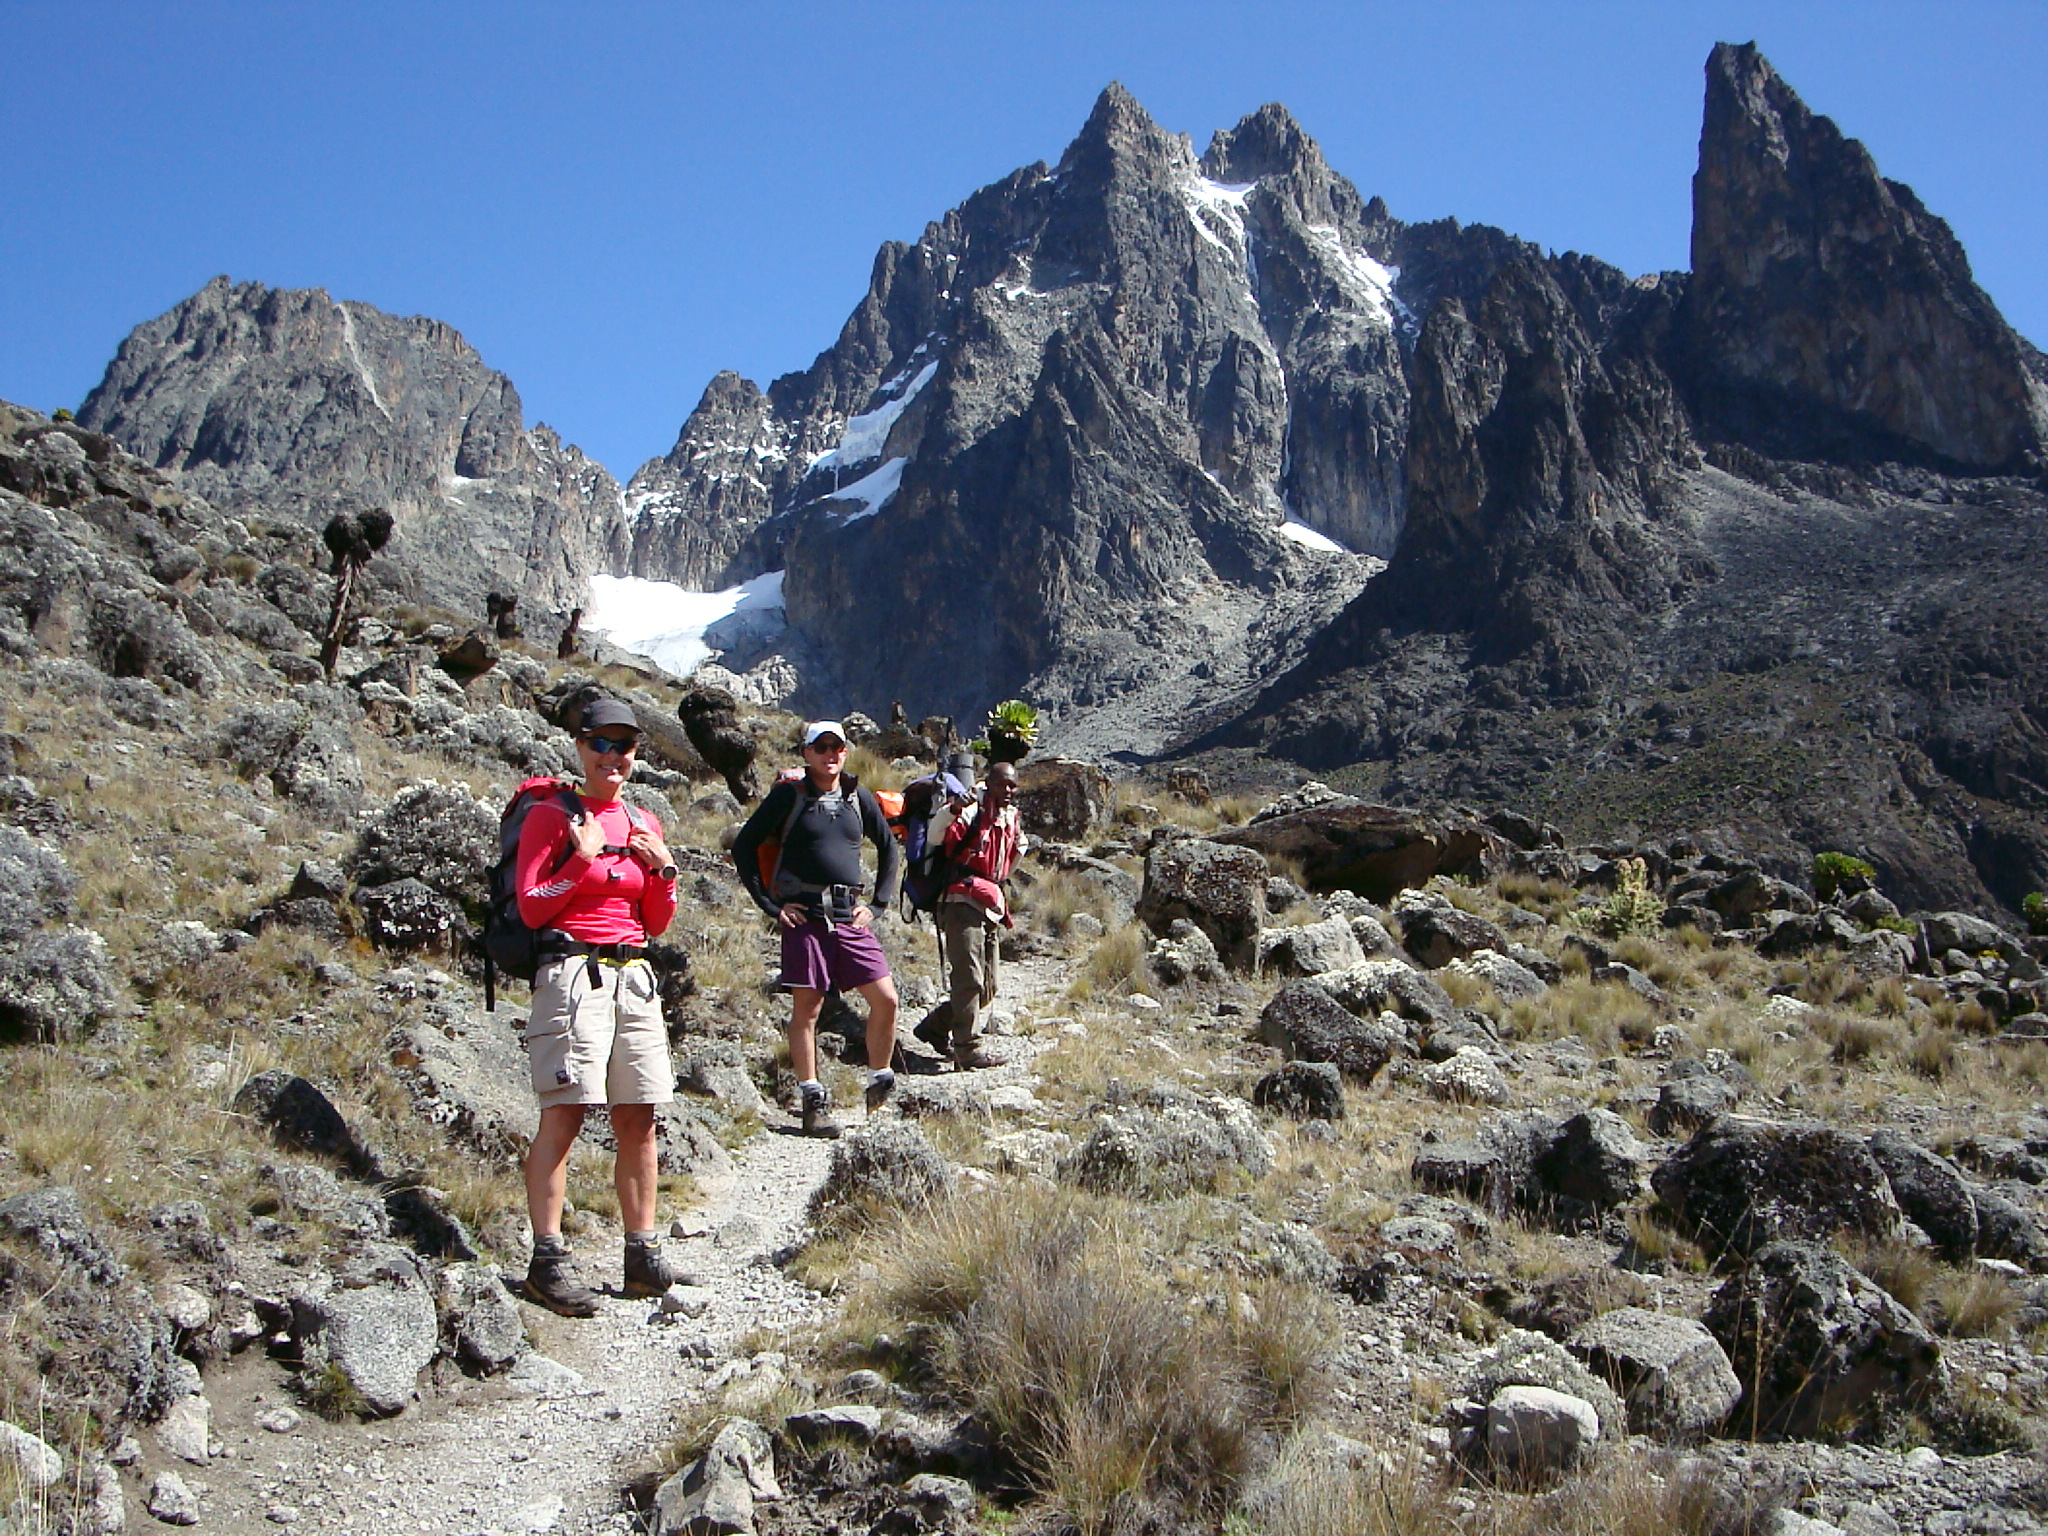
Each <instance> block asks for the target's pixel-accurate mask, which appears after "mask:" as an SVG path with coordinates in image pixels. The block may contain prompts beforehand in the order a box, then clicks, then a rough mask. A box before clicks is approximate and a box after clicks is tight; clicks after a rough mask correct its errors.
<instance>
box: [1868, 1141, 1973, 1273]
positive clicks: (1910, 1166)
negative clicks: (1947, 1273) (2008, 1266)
mask: <svg viewBox="0 0 2048 1536" xmlns="http://www.w3.org/2000/svg"><path fill="white" fill-rule="evenodd" d="M1867 1145H1868V1146H1869V1148H1870V1155H1871V1156H1872V1157H1874V1158H1875V1159H1877V1165H1878V1167H1880V1168H1882V1169H1883V1170H1884V1175H1885V1178H1886V1179H1887V1180H1888V1181H1889V1182H1890V1184H1891V1187H1892V1198H1893V1199H1895V1200H1897V1201H1898V1202H1899V1209H1900V1210H1901V1211H1902V1212H1904V1213H1905V1217H1906V1219H1907V1220H1908V1221H1910V1222H1912V1223H1913V1225H1914V1226H1916V1227H1918V1228H1919V1229H1920V1230H1921V1231H1922V1232H1925V1233H1926V1234H1927V1236H1928V1238H1929V1239H1930V1240H1931V1241H1932V1242H1933V1244H1934V1251H1935V1252H1936V1253H1938V1254H1940V1255H1941V1256H1942V1257H1943V1258H1945V1259H1948V1260H1950V1261H1952V1262H1954V1263H1958V1264H1960V1263H1963V1262H1965V1261H1967V1260H1968V1259H1969V1258H1970V1257H1971V1256H1972V1255H1974V1254H1975V1253H1976V1251H1977V1202H1976V1200H1975V1199H1974V1198H1973V1197H1972V1196H1971V1194H1970V1184H1969V1181H1968V1180H1967V1179H1965V1178H1964V1177H1963V1172H1962V1170H1961V1169H1960V1168H1958V1167H1956V1165H1955V1164H1954V1163H1952V1162H1950V1161H1949V1160H1948V1159H1947V1158H1945V1157H1942V1156H1940V1155H1939V1154H1938V1153H1934V1152H1930V1151H1928V1150H1927V1148H1925V1147H1923V1146H1921V1145H1919V1144H1918V1143H1917V1142H1914V1141H1911V1140H1909V1139H1908V1138H1906V1137H1904V1136H1901V1135H1900V1134H1899V1133H1898V1132H1897V1131H1890V1130H1885V1131H1878V1132H1876V1133H1875V1134H1873V1135H1872V1136H1871V1138H1870V1140H1869V1142H1868V1143H1867Z"/></svg>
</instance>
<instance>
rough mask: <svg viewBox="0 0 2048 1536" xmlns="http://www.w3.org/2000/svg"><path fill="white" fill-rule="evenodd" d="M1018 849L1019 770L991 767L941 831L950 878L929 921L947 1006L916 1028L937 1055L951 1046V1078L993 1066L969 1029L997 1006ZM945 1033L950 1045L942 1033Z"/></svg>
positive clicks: (1009, 765)
mask: <svg viewBox="0 0 2048 1536" xmlns="http://www.w3.org/2000/svg"><path fill="white" fill-rule="evenodd" d="M1023 844H1024V835H1023V828H1022V825H1021V820H1020V818H1019V816H1018V811H1017V768H1016V765H1015V764H1014V763H997V764H995V765H994V766H993V767H991V768H990V769H989V771H988V781H987V783H985V784H984V785H983V786H982V790H981V800H980V803H979V804H977V805H969V806H967V807H966V808H965V809H964V810H962V811H961V812H960V814H959V815H958V816H956V817H955V818H954V819H953V824H952V825H951V826H950V827H948V828H947V829H946V837H945V842H944V843H943V844H942V853H941V857H943V858H944V859H945V860H946V862H947V864H948V866H949V869H948V874H949V876H950V877H951V878H950V880H949V882H948V884H947V886H946V889H945V894H943V895H942V896H941V897H940V898H939V904H938V908H937V911H936V914H935V915H936V917H937V920H938V927H939V959H940V964H941V966H942V968H943V969H944V971H945V981H946V1006H945V1007H944V1008H941V1009H939V1010H936V1011H935V1012H934V1014H933V1015H932V1016H931V1017H929V1018H927V1019H926V1020H925V1021H924V1022H923V1023H922V1024H920V1025H918V1027H917V1035H918V1038H920V1039H921V1040H923V1041H924V1042H925V1043H926V1044H928V1045H931V1046H933V1047H936V1048H940V1049H944V1048H945V1047H946V1046H947V1045H948V1044H950V1047H951V1050H952V1054H953V1066H954V1069H955V1070H956V1071H961V1072H967V1071H972V1070H973V1069H975V1068H977V1067H987V1066H992V1065H994V1063H992V1062H991V1061H990V1060H989V1059H988V1057H987V1056H986V1055H985V1054H984V1053H983V1051H982V1048H981V1043H980V1039H979V1037H978V1036H977V1034H976V1032H975V1024H976V1022H977V1021H978V1020H979V1018H980V1016H981V1010H982V1009H984V1008H986V1007H987V1006H988V1005H989V1004H990V1003H992V1002H994V1001H995V996H996V972H997V969H998V966H999V964H1000V961H1001V942H1000V941H1001V938H1002V930H1003V929H1005V928H1008V927H1011V926H1013V924H1012V920H1011V917H1010V898H1009V892H1008V891H1007V890H1006V889H1005V884H1006V882H1007V881H1008V880H1009V878H1010V873H1011V871H1012V870H1014V869H1015V868H1016V867H1017V856H1018V854H1019V853H1021V852H1022V851H1023ZM948 1026H950V1030H951V1038H950V1041H948V1038H947V1035H946V1034H945V1033H944V1031H945V1030H946V1029H947V1028H948Z"/></svg>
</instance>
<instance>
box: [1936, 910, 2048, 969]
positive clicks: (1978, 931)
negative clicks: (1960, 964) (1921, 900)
mask: <svg viewBox="0 0 2048 1536" xmlns="http://www.w3.org/2000/svg"><path fill="white" fill-rule="evenodd" d="M1919 939H1920V954H1921V958H1922V959H1923V960H1926V961H1933V960H1937V959H1939V958H1940V957H1941V956H1943V955H1945V954H1947V953H1948V952H1949V951H1950V950H1952V949H1956V950H1961V951H1962V952H1963V953H1964V954H1966V955H1986V954H1993V955H1997V956H1998V957H1999V958H2001V959H2004V960H2011V959H2013V958H2014V957H2016V956H2019V955H2024V954H2025V953H2026V949H2025V946H2023V945H2022V944H2021V943H2020V941H2019V940H2018V939H2016V938H2014V937H2013V936H2012V935H2011V934H2009V933H2007V932H2005V931H2004V930H2003V929H2002V928H2000V927H1999V926H1998V925H1997V924H1996V923H1988V922H1986V921H1985V920H1984V919H1983V918H1981V917H1977V916H1975V915H1974V914H1972V913H1969V912H1928V913H1923V914H1922V915H1921V917H1920V935H1919Z"/></svg>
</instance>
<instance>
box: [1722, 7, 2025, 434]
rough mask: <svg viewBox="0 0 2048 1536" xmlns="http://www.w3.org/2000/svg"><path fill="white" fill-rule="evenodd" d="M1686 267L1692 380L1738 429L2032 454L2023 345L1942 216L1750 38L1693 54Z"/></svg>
mask: <svg viewBox="0 0 2048 1536" xmlns="http://www.w3.org/2000/svg"><path fill="white" fill-rule="evenodd" d="M1692 267H1693V278H1692V284H1691V289H1690V293H1689V297H1688V306H1689V308H1690V311H1691V317H1692V318H1691V327H1690V330H1691V335H1692V338H1693V346H1694V349H1695V352H1694V355H1695V357H1696V359H1697V361H1698V363H1699V365H1700V369H1701V374H1702V378H1701V383H1702V384H1703V386H1704V388H1705V390H1706V398H1707V400H1708V403H1709V406H1710V408H1711V409H1712V410H1714V411H1715V412H1716V413H1717V414H1722V415H1725V416H1726V417H1727V420H1728V422H1729V424H1730V425H1731V426H1732V427H1734V428H1735V429H1736V430H1743V429H1745V425H1746V424H1753V423H1754V422H1756V421H1771V422H1778V423H1785V422H1788V421H1789V422H1792V423H1793V424H1795V425H1799V424H1801V423H1802V422H1803V424H1804V429H1806V430H1808V431H1809V435H1811V434H1819V436H1818V438H1817V439H1816V441H1822V442H1824V441H1826V440H1829V439H1832V438H1840V437H1841V435H1842V434H1843V433H1849V434H1861V435H1864V436H1868V435H1869V434H1872V433H1875V434H1878V435H1879V437H1880V438H1881V439H1883V440H1890V441H1893V442H1903V443H1907V444H1912V445H1915V446H1916V447H1918V448H1919V449H1921V450H1925V451H1931V452H1932V453H1934V454H1936V455H1939V456H1940V457H1941V458H1942V459H1945V460H1948V461H1950V462H1953V463H1956V464H1959V465H1964V466H1968V467H1971V468H1977V469H1995V468H2003V467H2014V466H2019V465H2022V464H2024V463H2027V462H2031V461H2033V458H2034V456H2035V455H2036V454H2037V453H2038V451H2039V447H2040V444H2041V441H2042V437H2043V435H2044V420H2048V401H2044V399H2043V392H2042V386H2041V384H2040V383H2039V381H2038V380H2037V379H2036V378H2035V377H2034V374H2033V370H2032V369H2031V368H2030V367H2029V366H2028V363H2029V353H2030V350H2031V349H2029V348H2028V347H2027V345H2026V344H2025V343H2024V342H2023V341H2021V340H2020V339H2019V337H2018V336H2017V335H2016V334H2015V333H2014V332H2013V331H2012V329H2011V328H2010V327H2009V326H2007V325H2006V323H2005V321H2004V319H2003V317H2001V316H2000V314H1999V313H1998V309H1997V306H1996V305H1994V304H1993V303H1992V302H1991V300H1990V298H1989V296H1987V295H1986V294H1985V293H1984V291H1983V290H1982V289H1981V288H1979V287H1978V286H1977V284H1976V282H1975V281H1974V279H1973V278H1972V277H1971V275H1970V264H1969V261H1968V259H1967V258H1966V257H1965V256H1964V254H1963V249H1962V246H1961V245H1960V244H1959V243H1958V242H1957V240H1956V238H1955V236H1954V235H1953V234H1952V233H1951V232H1950V230H1949V227H1948V225H1947V224H1945V223H1943V222H1942V221H1941V220H1940V219H1939V218H1936V217H1935V216H1934V215H1933V214H1931V213H1929V212H1928V211H1927V210H1926V208H1924V207H1923V206H1922V205H1921V203H1920V200H1919V198H1917V197H1915V196H1914V195H1913V191H1912V189H1911V188H1910V187H1906V186H1903V185H1901V184H1900V183H1898V182H1894V181H1887V180H1885V179H1884V177H1882V176H1881V175H1879V174H1878V169H1877V164H1876V162H1875V161H1874V160H1873V159H1872V158H1871V156H1870V152H1869V151H1868V150H1866V149H1865V148H1864V147H1863V146H1862V145H1861V144H1859V143H1858V142H1857V141H1856V140H1854V139H1852V138H1849V137H1847V136H1846V135H1845V134H1843V133H1842V131H1841V130H1840V129H1839V128H1837V127H1836V126H1835V125H1834V123H1832V122H1831V121H1829V120H1828V119H1827V118H1825V117H1822V116H1821V115H1819V114H1818V113H1816V112H1814V111H1812V110H1811V109H1810V108H1809V107H1808V106H1807V105H1806V103H1805V102H1803V101H1801V100H1800V99H1799V96H1798V94H1797V93H1796V92H1795V91H1794V90H1793V89H1792V88H1791V86H1789V85H1788V84H1786V83H1785V81H1784V80H1783V79H1782V78H1781V77H1780V76H1779V74H1778V72H1777V71H1776V70H1774V69H1772V68H1771V65H1770V62H1769V61H1768V60H1767V59H1765V58H1764V56H1763V54H1762V53H1761V52H1759V51H1758V49H1757V47H1756V45H1755V44H1754V43H1739V44H1734V43H1719V44H1717V45H1715V48H1714V50H1713V53H1712V54H1711V55H1710V56H1709V57H1708V59H1707V66H1706V108H1705V113H1704V117H1703V120H1702V126H1701V130H1700V160H1699V171H1698V173H1697V174H1696V175H1695V176H1694V177H1693V227H1692ZM1767 397H1768V398H1767ZM1788 407H1789V408H1790V410H1789V412H1788V410H1787V408H1788Z"/></svg>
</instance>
